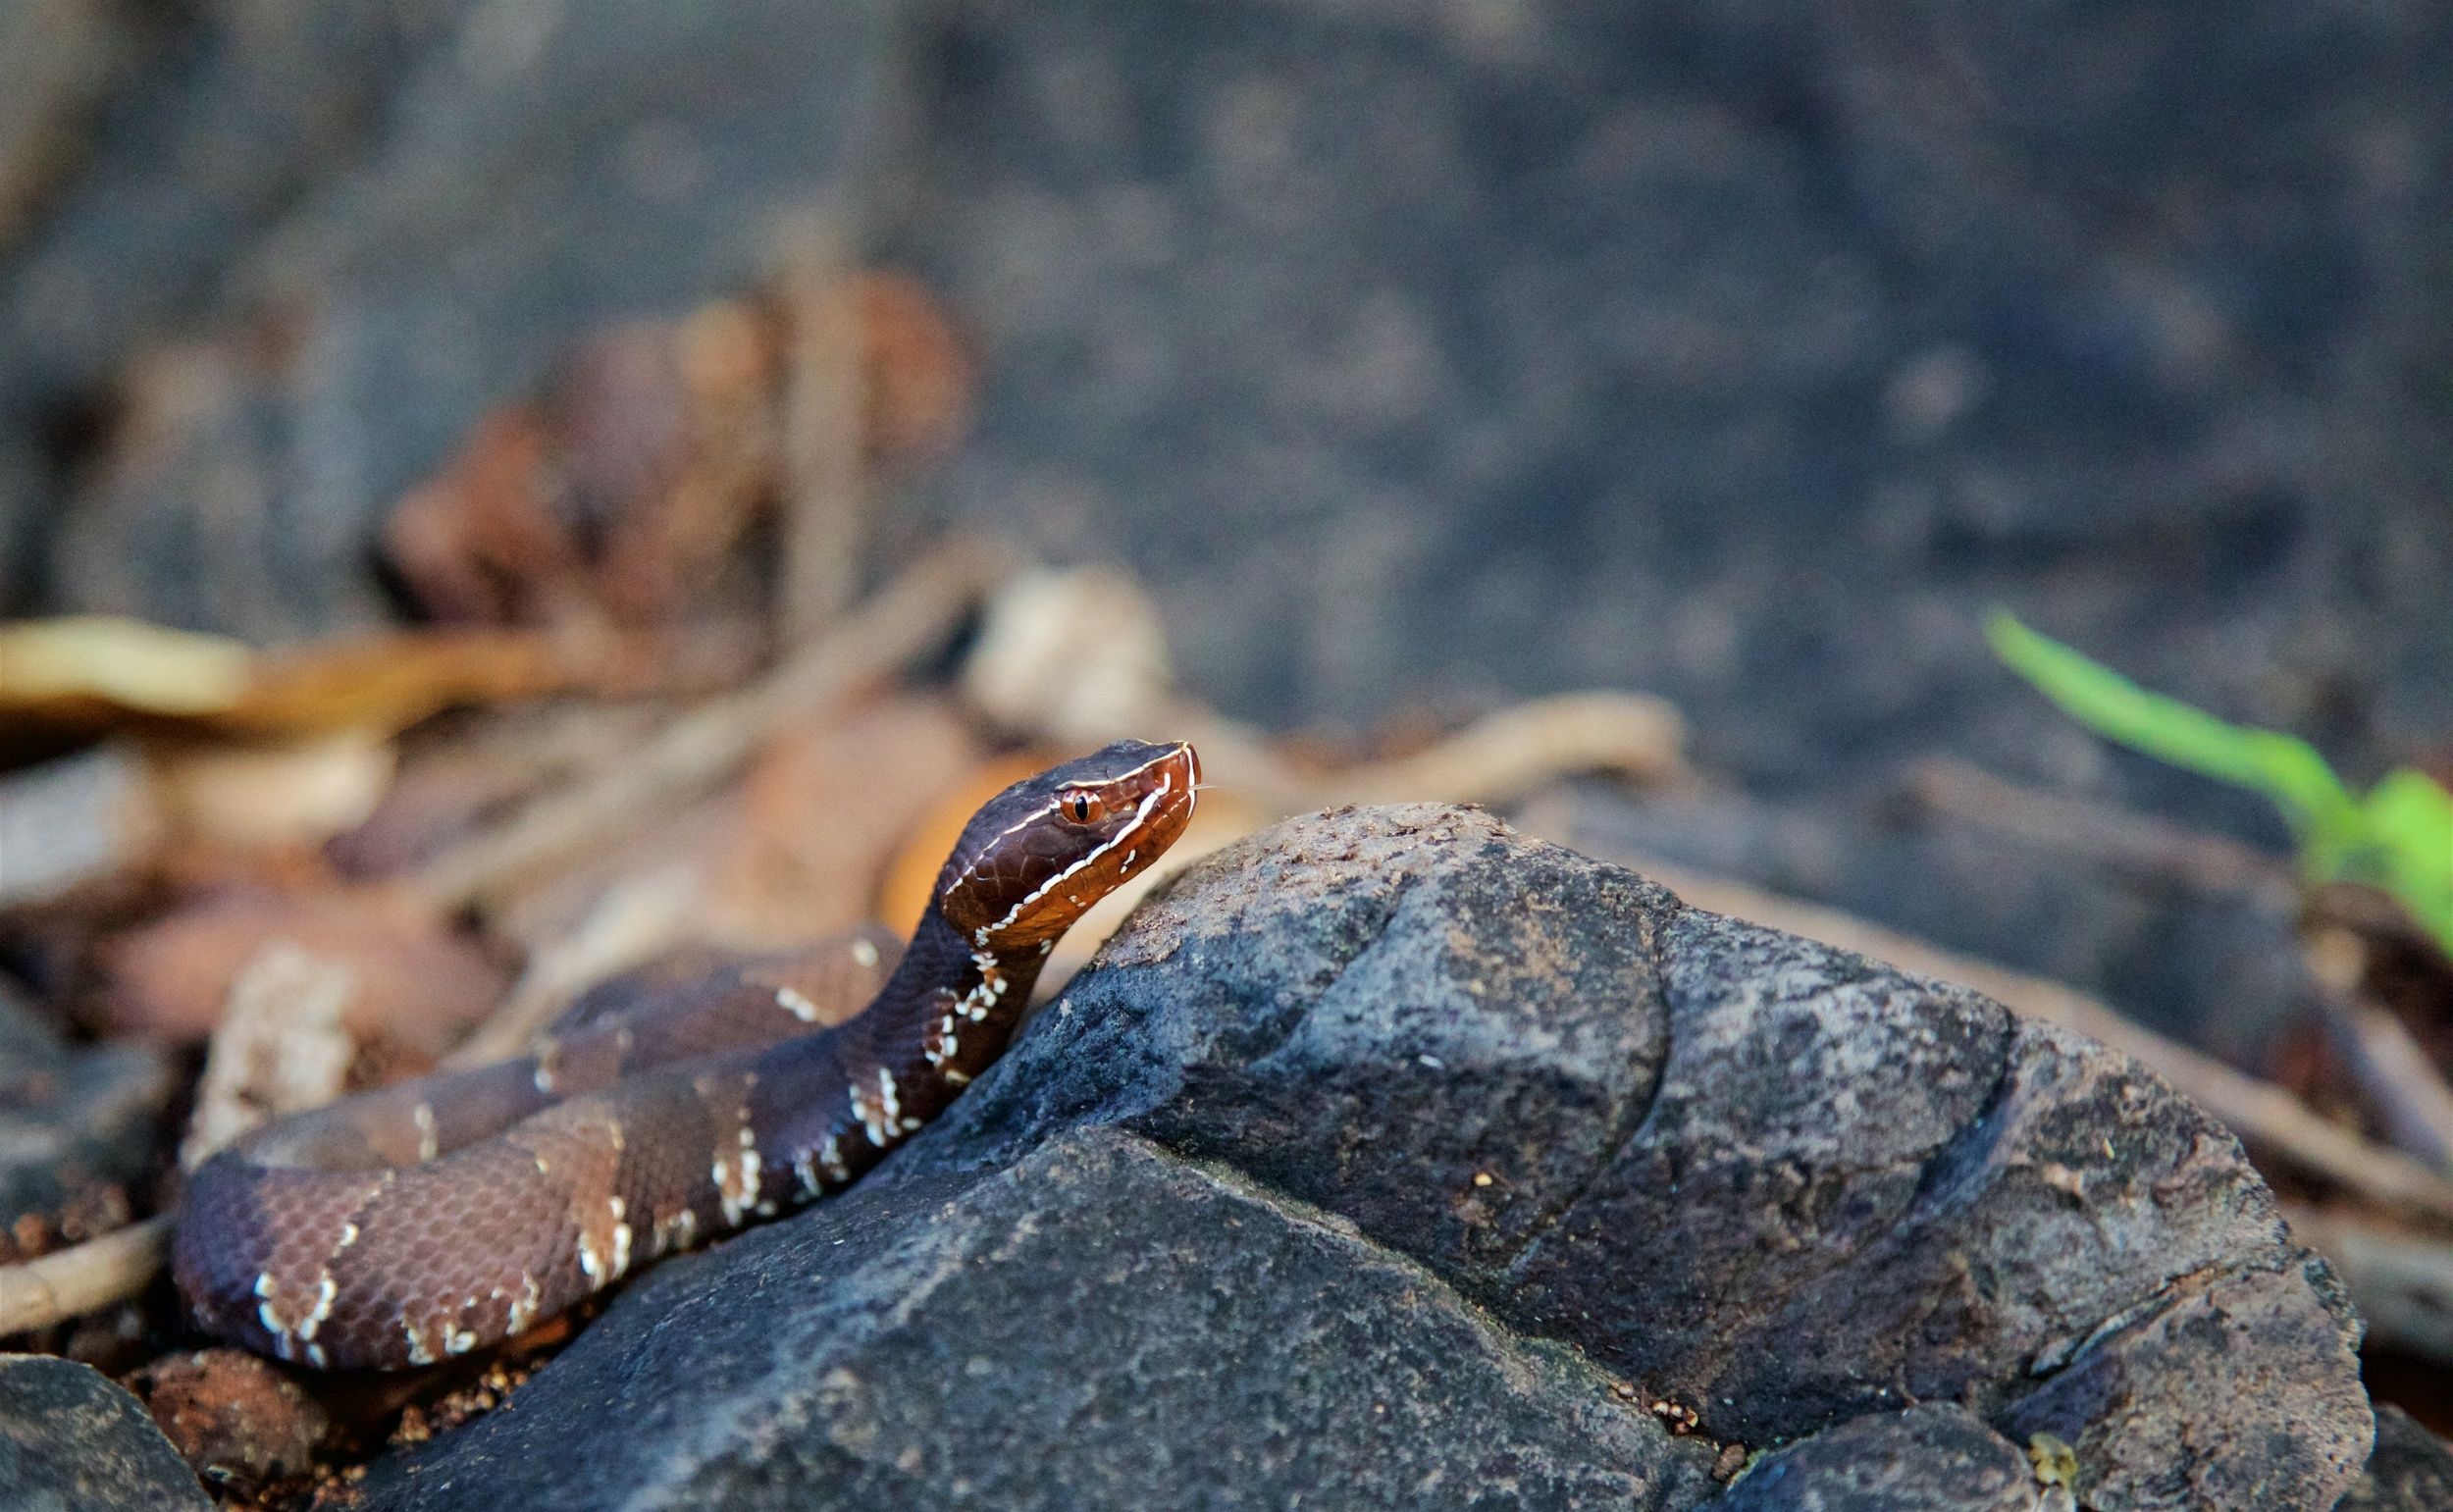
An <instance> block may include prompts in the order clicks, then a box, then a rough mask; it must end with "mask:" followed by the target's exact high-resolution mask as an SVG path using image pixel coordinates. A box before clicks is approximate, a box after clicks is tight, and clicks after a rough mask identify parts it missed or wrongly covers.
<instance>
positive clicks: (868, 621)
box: [413, 542, 1004, 910]
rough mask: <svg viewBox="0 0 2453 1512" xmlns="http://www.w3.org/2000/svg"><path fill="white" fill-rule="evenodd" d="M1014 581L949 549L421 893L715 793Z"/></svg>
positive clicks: (495, 838)
mask: <svg viewBox="0 0 2453 1512" xmlns="http://www.w3.org/2000/svg"><path fill="white" fill-rule="evenodd" d="M1003 570H1004V561H1003V558H1002V556H1001V555H1000V553H998V552H996V551H993V550H991V549H990V548H988V547H984V546H981V545H979V544H977V543H968V542H957V543H954V544H952V545H949V546H945V547H939V548H938V549H937V550H936V551H934V552H932V553H931V554H930V555H928V556H927V557H925V558H923V559H922V560H921V561H920V562H919V563H918V564H917V565H916V566H914V567H913V568H912V569H911V570H910V571H909V572H906V573H905V574H904V575H903V576H902V577H901V578H900V579H898V580H897V581H896V582H895V583H893V584H892V585H891V586H889V587H888V588H887V589H886V590H885V591H884V592H882V593H880V594H878V595H877V596H876V597H875V598H873V599H871V600H869V601H868V602H867V603H866V604H864V605H862V606H861V609H860V611H859V612H858V613H856V614H854V615H853V616H852V617H851V618H849V619H847V620H845V621H844V622H843V623H842V624H841V625H840V626H839V627H837V628H836V629H835V630H834V631H833V632H832V633H830V634H828V635H826V636H825V637H823V638H822V639H821V640H819V641H818V642H817V644H815V645H813V646H810V647H809V648H808V649H807V650H805V651H803V652H799V653H797V654H795V655H794V656H793V657H792V658H791V659H790V660H788V661H786V662H785V663H784V664H783V665H782V666H781V667H778V668H777V669H776V670H775V671H774V672H772V673H771V674H769V675H768V676H767V677H766V678H764V679H763V680H761V681H759V682H757V683H754V684H752V685H751V686H750V687H747V688H744V689H742V690H741V691H739V692H737V693H732V694H727V695H725V696H724V697H722V698H718V699H713V700H710V701H708V702H707V703H705V704H701V705H699V706H698V707H697V708H695V709H693V710H691V711H690V712H688V713H686V714H683V715H682V716H681V717H679V718H677V719H675V720H673V721H672V722H671V723H669V724H667V725H665V726H664V728H663V729H661V730H660V731H658V732H657V733H656V734H655V735H653V736H652V737H651V738H650V739H649V740H648V741H647V742H646V743H645V744H644V745H642V746H640V747H638V748H637V749H635V750H629V751H624V752H620V753H618V754H616V755H615V756H612V757H611V758H609V759H608V760H606V761H604V762H602V763H601V764H600V765H599V766H598V767H597V769H596V770H595V771H593V772H590V773H588V774H586V775H585V776H583V777H581V778H579V779H578V780H577V781H576V783H575V784H574V785H573V786H571V787H570V788H568V789H567V790H565V791H563V792H561V793H558V794H555V795H554V796H552V797H550V798H548V799H545V800H542V801H540V802H539V803H537V804H535V805H533V806H531V807H530V808H528V809H527V810H526V811H524V812H522V813H520V814H519V815H517V816H516V817H514V818H513V819H511V820H510V821H509V822H508V823H506V824H504V825H502V826H500V827H498V828H496V829H494V830H492V831H490V832H488V833H487V834H485V835H483V836H480V837H478V838H476V839H474V840H471V841H469V842H468V843H467V844H465V845H462V846H460V847H458V848H456V849H454V850H451V851H448V852H446V853H444V855H442V856H440V857H437V858H436V859H435V860H432V861H430V862H429V863H428V864H427V865H426V866H424V867H423V868H421V869H420V870H419V872H418V873H417V875H416V877H415V879H414V882H413V887H414V889H415V890H416V891H417V892H418V893H419V894H421V895H422V896H423V897H425V898H426V899H428V900H429V901H431V902H432V903H434V904H435V905H436V906H438V907H439V908H442V909H444V910H450V909H456V908H460V907H464V906H466V905H467V904H469V903H472V902H475V901H476V900H478V899H479V898H482V897H484V896H485V895H487V894H489V893H492V892H495V891H496V890H498V889H500V888H502V887H504V886H506V885H508V884H510V883H511V882H513V881H515V880H517V879H518V878H520V877H522V876H524V875H526V874H528V873H530V872H532V871H534V870H536V869H538V868H540V867H542V866H545V865H547V864H548V863H549V862H551V861H553V860H558V859H560V858H562V857H564V856H567V855H569V854H570V853H571V852H574V851H577V850H580V849H582V848H584V847H585V846H586V845H587V844H588V843H589V842H590V841H592V840H594V839H596V838H597V837H598V836H600V835H602V834H604V833H605V832H607V831H608V830H612V829H616V828H623V827H636V826H638V825H640V824H642V823H645V822H647V821H649V820H651V819H652V818H653V817H655V816H656V815H657V814H660V813H662V812H665V811H666V810H668V809H669V808H672V807H673V806H675V805H676V804H678V803H680V802H682V801H684V800H686V799H688V798H691V797H693V796H695V795H697V794H699V793H701V792H704V791H705V790H706V789H708V788H711V787H713V786H715V785H716V784H717V783H719V782H721V781H722V780H723V779H724V777H725V776H726V775H727V774H729V773H730V772H731V771H732V770H733V769H734V768H735V767H737V766H739V765H740V764H741V763H742V762H743V761H744V760H746V759H748V758H749V756H750V754H751V753H752V752H753V751H755V750H756V749H757V745H758V743H759V742H760V741H762V740H764V739H765V738H766V737H767V736H768V735H769V734H771V733H772V732H773V731H774V730H776V729H777V728H779V727H780V726H782V725H784V724H786V723H788V722H790V721H791V720H793V719H796V718H800V717H803V716H805V715H807V714H809V713H810V712H812V711H813V710H816V709H820V708H823V707H825V706H826V705H827V704H832V703H834V702H836V701H837V700H840V699H842V698H844V697H846V696H847V695H849V694H852V693H854V692H856V691H858V690H859V689H861V688H862V687H864V686H866V685H868V684H871V683H875V682H878V681H881V680H883V679H885V678H887V677H890V676H892V675H893V673H894V672H895V670H896V669H897V668H898V667H900V666H902V665H903V664H904V663H905V662H907V661H909V660H911V659H912V658H913V657H914V656H916V655H918V654H919V653H920V652H924V651H927V650H928V649H929V648H930V647H932V646H934V645H936V644H937V643H938V642H939V641H940V640H942V639H943V638H944V637H945V635H946V634H947V632H948V631H949V630H950V629H951V628H952V627H953V625H954V623H955V622H956V620H958V619H959V618H960V617H961V616H962V615H963V613H964V612H965V611H966V609H968V608H969V607H970V605H971V603H972V602H973V601H974V600H976V599H977V598H978V597H979V595H980V594H981V593H982V592H984V591H985V590H986V589H987V587H988V586H989V585H990V584H991V583H993V582H994V581H995V580H996V578H997V577H998V576H999V575H1001V573H1002V572H1003Z"/></svg>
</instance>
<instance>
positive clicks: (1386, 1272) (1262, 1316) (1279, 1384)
mask: <svg viewBox="0 0 2453 1512" xmlns="http://www.w3.org/2000/svg"><path fill="white" fill-rule="evenodd" d="M712 1259H713V1264H712V1265H710V1264H709V1263H708V1262H705V1261H702V1262H697V1263H694V1264H687V1265H685V1266H684V1267H682V1268H679V1269H677V1270H675V1271H670V1272H667V1273H665V1274H662V1275H658V1276H657V1277H654V1278H653V1279H652V1280H651V1281H650V1282H649V1283H648V1285H647V1288H646V1291H647V1292H648V1293H650V1295H649V1297H647V1298H645V1299H643V1300H645V1302H646V1305H645V1306H641V1305H637V1304H632V1305H627V1306H625V1307H623V1308H621V1309H619V1310H618V1311H617V1312H616V1314H615V1315H614V1316H612V1317H609V1318H607V1319H606V1320H605V1321H604V1325H603V1327H602V1328H601V1329H600V1330H592V1333H591V1337H590V1347H588V1348H587V1349H586V1350H584V1351H574V1352H573V1353H571V1354H570V1355H567V1356H565V1357H564V1358H563V1359H562V1360H560V1361H558V1362H556V1363H555V1364H554V1365H553V1366H552V1367H551V1368H550V1369H549V1371H548V1373H547V1375H546V1376H545V1377H543V1378H540V1381H539V1382H538V1384H539V1385H544V1384H545V1383H546V1382H548V1381H549V1382H550V1386H549V1387H548V1389H546V1390H544V1391H538V1390H523V1392H522V1393H521V1395H520V1396H519V1397H518V1398H517V1399H516V1402H515V1404H514V1406H513V1408H512V1409H510V1410H508V1411H505V1412H502V1413H498V1414H496V1415H495V1416H493V1417H491V1418H488V1419H486V1420H484V1421H483V1422H481V1423H479V1424H477V1425H476V1426H475V1427H473V1428H472V1429H471V1430H469V1431H468V1432H466V1433H463V1434H457V1435H454V1436H453V1437H452V1438H451V1439H449V1440H448V1441H447V1443H446V1446H445V1450H444V1452H443V1453H441V1454H439V1455H436V1456H430V1457H428V1458H427V1459H426V1460H425V1461H423V1462H419V1461H412V1462H411V1463H410V1464H409V1465H407V1466H405V1467H391V1468H390V1469H389V1470H379V1472H378V1473H377V1474H376V1476H374V1477H373V1478H372V1479H370V1480H369V1482H368V1483H367V1490H368V1493H369V1503H368V1504H369V1505H370V1507H379V1508H396V1509H408V1508H418V1509H430V1512H443V1509H447V1508H459V1507H467V1508H494V1507H499V1506H503V1505H516V1506H522V1507H536V1508H541V1509H542V1508H564V1507H570V1508H578V1507H625V1508H641V1509H644V1508H650V1507H694V1508H695V1507H725V1508H735V1507H741V1508H746V1507H760V1506H776V1507H781V1506H791V1507H795V1508H810V1509H817V1508H827V1507H846V1508H852V1507H860V1508H878V1507H904V1506H909V1507H941V1506H946V1505H973V1506H985V1507H999V1508H1017V1509H1023V1508H1048V1509H1070V1508H1106V1507H1113V1508H1137V1507H1177V1506H1198V1505H1211V1506H1252V1507H1264V1506H1266V1507H1284V1506H1295V1505H1319V1506H1327V1507H1359V1506H1397V1505H1435V1506H1453V1507H1485V1508H1489V1509H1492V1512H1498V1509H1501V1508H1515V1507H1523V1506H1540V1507H1592V1508H1596V1509H1598V1508H1611V1509H1619V1508H1673V1507H1686V1506H1692V1505H1694V1504H1695V1502H1696V1499H1697V1498H1698V1497H1699V1496H1700V1495H1702V1494H1704V1493H1705V1492H1707V1491H1708V1490H1709V1489H1710V1487H1711V1482H1710V1477H1709V1466H1710V1464H1711V1457H1712V1451H1711V1448H1710V1446H1708V1445H1706V1444H1704V1443H1702V1442H1699V1441H1697V1440H1694V1439H1675V1438H1672V1437H1670V1436H1669V1435H1668V1434H1665V1433H1663V1432H1662V1430H1661V1428H1660V1426H1659V1425H1658V1424H1657V1423H1656V1422H1654V1421H1653V1420H1652V1418H1651V1417H1650V1416H1648V1415H1647V1414H1645V1413H1644V1412H1642V1411H1640V1410H1639V1409H1638V1408H1636V1407H1635V1406H1633V1405H1632V1404H1630V1403H1629V1402H1627V1401H1624V1400H1622V1399H1620V1398H1619V1397H1618V1396H1615V1395H1613V1393H1612V1392H1611V1390H1610V1389H1609V1387H1610V1382H1609V1381H1608V1379H1607V1378H1606V1377H1604V1376H1602V1375H1601V1374H1600V1373H1599V1372H1597V1371H1595V1370H1594V1369H1593V1368H1592V1366H1591V1365H1589V1364H1587V1363H1585V1362H1583V1361H1582V1360H1579V1359H1578V1358H1577V1357H1576V1356H1574V1355H1573V1354H1572V1353H1570V1352H1569V1351H1565V1350H1560V1349H1554V1348H1544V1347H1541V1346H1539V1345H1529V1344H1528V1343H1526V1342H1525V1341H1524V1340H1521V1339H1518V1338H1516V1337H1514V1336H1512V1335H1511V1334H1509V1333H1508V1332H1507V1330H1503V1329H1501V1328H1498V1327H1497V1326H1495V1325H1494V1324H1492V1323H1491V1322H1490V1320H1489V1319H1487V1317H1485V1316H1484V1315H1483V1314H1482V1313H1481V1312H1480V1310H1479V1309H1477V1308H1475V1307H1474V1306H1473V1305H1472V1304H1471V1303H1469V1302H1467V1301H1466V1300H1465V1299H1463V1298H1461V1297H1459V1296H1457V1295H1456V1294H1455V1292H1454V1291H1453V1290H1451V1289H1450V1288H1449V1287H1447V1286H1446V1285H1444V1284H1442V1283H1441V1282H1440V1281H1439V1280H1438V1279H1436V1278H1435V1277H1432V1276H1431V1275H1430V1274H1428V1273H1427V1272H1425V1271H1424V1270H1423V1269H1422V1268H1421V1267H1420V1266H1418V1265H1416V1264H1414V1263H1412V1262H1410V1261H1407V1260H1405V1259H1403V1258H1402V1257H1399V1256H1395V1255H1392V1254H1389V1253H1388V1252H1386V1251H1384V1250H1382V1249H1379V1248H1377V1247H1376V1246H1373V1245H1372V1244H1370V1243H1368V1242H1367V1241H1365V1240H1364V1239H1362V1238H1361V1237H1359V1236H1358V1235H1357V1234H1356V1233H1355V1232H1354V1231H1353V1229H1352V1227H1351V1226H1350V1225H1345V1224H1343V1223H1340V1222H1338V1221H1337V1220H1336V1219H1334V1218H1333V1217H1331V1216H1329V1215H1325V1214H1322V1213H1319V1212H1316V1211H1313V1210H1310V1209H1307V1208H1305V1207H1303V1206H1302V1205H1301V1204H1298V1203H1294V1202H1291V1201H1289V1200H1287V1199H1286V1198H1284V1197H1283V1196H1281V1195H1279V1194H1278V1193H1274V1192H1272V1191H1270V1190H1268V1189H1267V1188H1265V1187H1262V1186H1260V1185H1258V1184H1256V1183H1254V1182H1252V1181H1250V1180H1249V1179H1248V1178H1245V1177H1243V1176H1240V1175H1237V1174H1235V1173H1231V1172H1228V1171H1226V1170H1223V1169H1220V1168H1215V1167H1208V1166H1204V1165H1201V1164H1199V1163H1195V1162H1188V1161H1184V1160H1180V1159H1177V1158H1174V1157H1172V1156H1169V1155H1167V1154H1166V1153H1164V1152H1163V1151H1161V1150H1159V1149H1157V1148H1155V1147H1153V1146H1151V1145H1150V1144H1148V1143H1147V1142H1146V1141H1144V1140H1142V1139H1140V1138H1138V1137H1136V1136H1134V1135H1131V1134H1128V1133H1125V1132H1123V1131H1122V1130H1120V1129H1115V1128H1096V1127H1093V1128H1089V1129H1085V1130H1082V1131H1079V1132H1069V1133H1060V1134H1058V1135H1056V1136H1055V1137H1053V1138H1051V1139H1049V1140H1047V1141H1046V1142H1045V1143H1043V1144H1042V1145H1040V1146H1039V1147H1038V1148H1037V1149H1036V1150H1035V1151H1034V1152H1033V1153H1031V1154H1029V1155H1027V1156H1025V1157H1023V1158H1022V1159H1020V1160H1019V1161H1018V1162H1016V1163H1015V1164H1014V1165H1013V1166H1012V1167H1010V1168H1008V1169H1006V1170H1004V1171H1001V1172H996V1173H984V1174H977V1175H972V1176H968V1177H965V1176H960V1175H948V1174H936V1175H931V1176H928V1177H924V1178H919V1179H907V1180H903V1181H898V1182H886V1183H877V1184H875V1185H863V1186H861V1187H860V1188H857V1189H856V1190H855V1191H854V1192H853V1193H852V1194H851V1195H849V1196H847V1197H846V1198H845V1199H844V1200H843V1201H840V1202H835V1203H829V1204H827V1205H825V1206H824V1207H822V1208H821V1209H819V1210H818V1211H817V1212H815V1213H813V1214H811V1215H810V1216H809V1219H808V1220H807V1221H803V1222H796V1223H791V1224H786V1225H779V1226H777V1227H774V1228H770V1229H767V1230H764V1231H762V1232H759V1233H757V1234H754V1235H752V1236H750V1237H748V1238H746V1239H744V1240H742V1241H741V1242H739V1243H737V1244H734V1245H732V1246H730V1247H729V1248H727V1250H726V1251H725V1252H724V1253H723V1254H722V1255H721V1256H720V1257H712ZM719 1269H720V1273H721V1274H720V1276H719V1275H718V1274H717V1273H718V1270H719ZM758 1295H764V1296H765V1297H767V1298H768V1299H769V1300H768V1302H766V1303H764V1304H762V1305H758V1306H751V1305H748V1304H749V1303H750V1300H751V1299H752V1298H753V1297H755V1296H758ZM783 1297H790V1298H792V1299H793V1300H792V1301H791V1302H790V1303H789V1304H788V1305H787V1304H783V1303H781V1302H780V1301H777V1300H775V1299H780V1298H783ZM548 1397H549V1398H550V1400H548ZM583 1399H585V1400H588V1401H592V1402H595V1403H598V1404H599V1408H600V1411H601V1412H602V1413H603V1415H604V1416H603V1420H602V1421H603V1423H604V1425H605V1426H606V1427H607V1428H615V1426H616V1425H618V1428H617V1429H616V1431H615V1432H612V1433H609V1434H590V1435H589V1437H588V1438H587V1439H586V1440H585V1441H584V1442H575V1441H574V1440H573V1439H572V1437H571V1436H570V1435H571V1434H572V1433H573V1431H574V1430H575V1429H576V1428H577V1425H575V1424H574V1423H572V1422H571V1421H570V1420H569V1419H568V1418H567V1417H566V1416H565V1414H566V1413H567V1412H568V1411H569V1410H570V1409H571V1407H572V1406H573V1405H575V1404H576V1403H577V1402H579V1401H581V1400H583ZM538 1407H542V1408H543V1410H542V1411H538V1410H532V1409H535V1408H538ZM575 1454H576V1456H577V1462H582V1463H585V1464H586V1465H587V1467H588V1473H587V1475H586V1476H584V1477H582V1476H574V1475H573V1474H572V1473H571V1466H572V1464H573V1463H574V1462H575V1461H574V1455H575Z"/></svg>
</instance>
